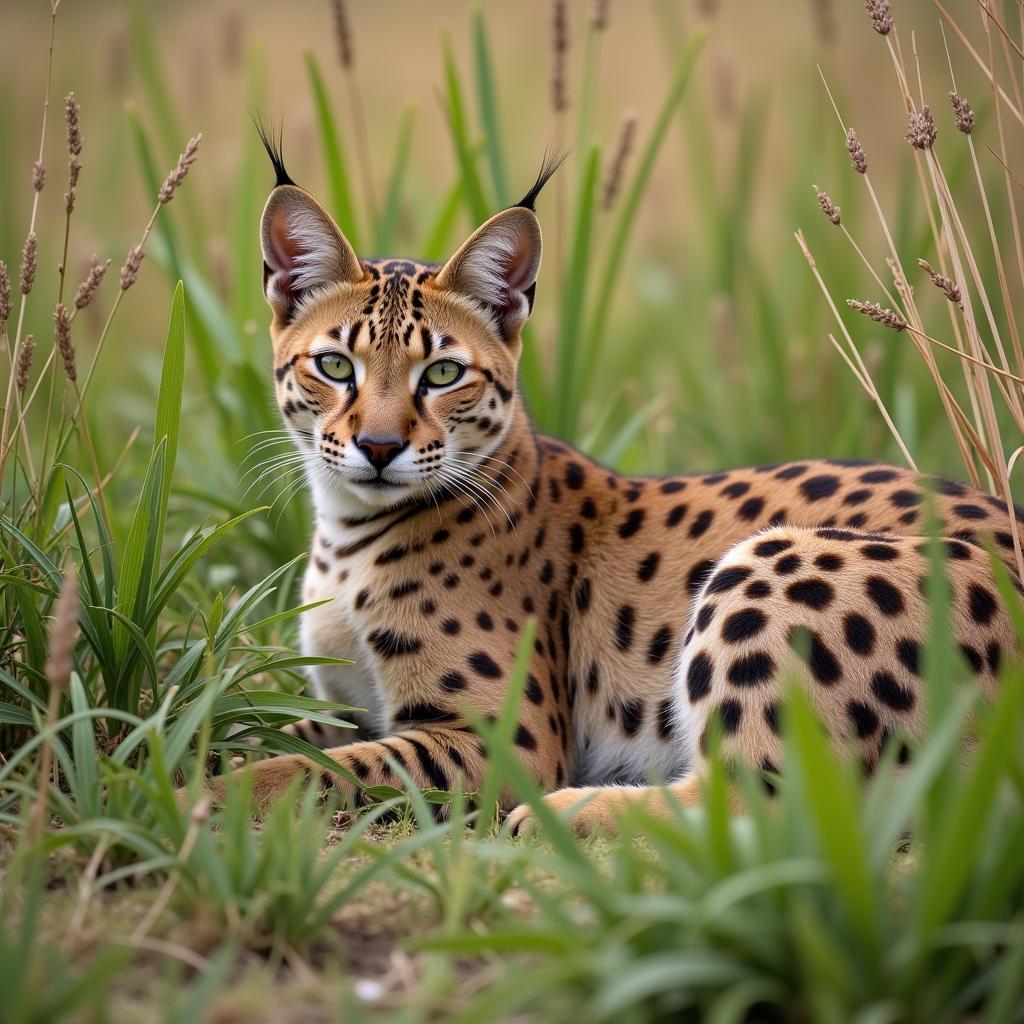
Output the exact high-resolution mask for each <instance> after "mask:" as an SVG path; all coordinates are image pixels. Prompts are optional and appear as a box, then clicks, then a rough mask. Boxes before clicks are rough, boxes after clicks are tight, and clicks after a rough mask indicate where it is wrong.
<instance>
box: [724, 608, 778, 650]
mask: <svg viewBox="0 0 1024 1024" xmlns="http://www.w3.org/2000/svg"><path fill="white" fill-rule="evenodd" d="M767 622H768V619H767V617H766V616H765V614H764V612H762V611H761V610H760V609H758V608H742V609H740V611H738V612H733V613H732V615H730V616H729V617H728V618H727V619H726V620H725V622H723V623H722V639H723V640H724V641H725V642H726V643H730V644H737V643H740V642H742V641H743V640H749V639H750V638H751V637H752V636H757V634H758V633H760V632H761V630H762V629H764V627H765V625H766V624H767Z"/></svg>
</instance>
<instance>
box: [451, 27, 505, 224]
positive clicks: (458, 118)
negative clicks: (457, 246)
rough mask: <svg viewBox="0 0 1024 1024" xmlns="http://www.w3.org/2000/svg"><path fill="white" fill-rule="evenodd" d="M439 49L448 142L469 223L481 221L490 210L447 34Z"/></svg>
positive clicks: (479, 222) (453, 55)
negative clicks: (452, 151)
mask: <svg viewBox="0 0 1024 1024" xmlns="http://www.w3.org/2000/svg"><path fill="white" fill-rule="evenodd" d="M442 50H443V53H444V80H445V89H446V94H447V103H446V105H445V115H446V117H447V120H448V129H449V131H450V132H451V136H452V142H453V143H454V145H455V155H456V157H457V159H458V162H459V171H460V172H461V174H462V193H463V198H464V200H465V202H466V209H467V210H468V211H469V215H470V217H471V218H472V219H473V223H474V224H483V222H484V221H485V220H487V218H488V217H489V216H490V215H491V213H492V212H493V210H492V208H491V205H490V203H489V202H488V201H487V198H486V197H485V195H484V188H483V184H482V183H481V181H480V174H479V172H478V171H477V167H476V157H475V153H474V147H473V145H472V143H471V141H470V137H469V126H468V124H467V121H466V102H465V99H464V95H463V91H462V85H461V84H460V82H459V71H458V68H457V67H456V66H455V54H454V53H453V52H452V42H451V39H449V38H448V36H447V35H446V36H445V37H444V40H443V41H442Z"/></svg>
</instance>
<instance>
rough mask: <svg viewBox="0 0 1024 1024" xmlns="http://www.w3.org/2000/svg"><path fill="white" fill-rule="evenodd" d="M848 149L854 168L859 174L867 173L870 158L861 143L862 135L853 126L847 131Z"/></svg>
mask: <svg viewBox="0 0 1024 1024" xmlns="http://www.w3.org/2000/svg"><path fill="white" fill-rule="evenodd" d="M846 151H847V152H848V153H849V154H850V160H851V161H852V162H853V169H854V170H855V171H856V172H857V173H858V174H867V172H868V158H867V155H866V154H865V152H864V147H863V146H862V145H861V142H860V136H858V135H857V133H856V132H855V131H854V130H853V129H852V128H849V129H847V132H846Z"/></svg>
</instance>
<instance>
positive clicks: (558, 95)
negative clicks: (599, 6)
mask: <svg viewBox="0 0 1024 1024" xmlns="http://www.w3.org/2000/svg"><path fill="white" fill-rule="evenodd" d="M551 49H552V51H553V60H552V62H551V105H552V107H553V108H554V110H555V113H556V114H560V113H561V112H562V111H564V110H568V109H569V86H568V81H567V78H566V68H565V64H566V56H567V54H568V52H569V11H568V9H567V5H566V2H565V0H552V2H551Z"/></svg>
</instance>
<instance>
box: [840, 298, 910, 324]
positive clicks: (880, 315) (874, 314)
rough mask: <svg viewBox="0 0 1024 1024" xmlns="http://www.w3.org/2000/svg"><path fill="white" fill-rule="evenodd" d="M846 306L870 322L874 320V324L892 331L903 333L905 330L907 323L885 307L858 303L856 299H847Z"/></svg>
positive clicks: (874, 303)
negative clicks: (861, 314)
mask: <svg viewBox="0 0 1024 1024" xmlns="http://www.w3.org/2000/svg"><path fill="white" fill-rule="evenodd" d="M846 304H847V305H848V306H849V307H850V309H855V310H857V312H858V313H863V314H864V316H866V317H868V318H869V319H870V320H874V321H875V323H876V324H882V325H883V326H884V327H890V328H892V330H894V331H905V330H906V329H907V321H906V320H904V319H903V317H902V316H900V314H899V313H896V312H894V311H893V310H891V309H889V308H888V307H886V306H880V305H879V304H878V303H877V302H859V301H858V300H857V299H847V300H846Z"/></svg>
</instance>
